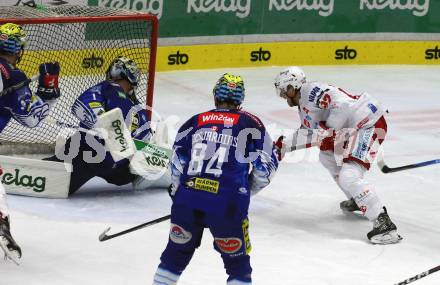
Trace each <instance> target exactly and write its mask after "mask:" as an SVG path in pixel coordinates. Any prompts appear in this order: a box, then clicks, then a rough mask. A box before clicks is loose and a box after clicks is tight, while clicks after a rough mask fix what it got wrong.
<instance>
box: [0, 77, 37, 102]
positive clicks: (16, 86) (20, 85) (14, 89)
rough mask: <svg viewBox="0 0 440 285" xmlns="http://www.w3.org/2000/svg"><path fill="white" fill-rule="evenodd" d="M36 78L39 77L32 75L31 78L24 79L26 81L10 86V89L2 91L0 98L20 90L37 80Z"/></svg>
mask: <svg viewBox="0 0 440 285" xmlns="http://www.w3.org/2000/svg"><path fill="white" fill-rule="evenodd" d="M38 77H39V75H34V76H32V77H31V78H28V79H26V80H23V81H22V82H19V83H17V84H15V85H12V86H10V87H8V88H6V89H3V90H2V91H1V92H0V97H2V96H4V95H6V94H8V93H10V92H12V91H16V90H18V89H20V88H22V87H23V86H26V85H28V84H29V83H31V82H33V81H35V80H37V79H38Z"/></svg>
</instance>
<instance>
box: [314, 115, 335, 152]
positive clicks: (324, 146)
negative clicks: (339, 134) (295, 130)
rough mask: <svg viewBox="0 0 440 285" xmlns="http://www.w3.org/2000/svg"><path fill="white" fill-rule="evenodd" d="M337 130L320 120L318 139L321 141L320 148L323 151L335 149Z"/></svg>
mask: <svg viewBox="0 0 440 285" xmlns="http://www.w3.org/2000/svg"><path fill="white" fill-rule="evenodd" d="M335 137H336V132H335V130H333V129H330V128H328V127H327V126H326V124H325V121H321V122H319V126H318V139H319V141H320V145H319V149H320V150H322V151H328V150H330V151H334V149H335Z"/></svg>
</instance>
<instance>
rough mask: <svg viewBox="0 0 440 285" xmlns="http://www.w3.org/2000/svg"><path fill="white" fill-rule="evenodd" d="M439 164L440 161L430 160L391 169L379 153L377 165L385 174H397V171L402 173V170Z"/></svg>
mask: <svg viewBox="0 0 440 285" xmlns="http://www.w3.org/2000/svg"><path fill="white" fill-rule="evenodd" d="M438 163H440V159H433V160H428V161H423V162H419V163H413V164H407V165H403V166H397V167H389V166H388V165H386V164H385V161H384V159H383V153H382V152H379V155H378V157H377V165H378V166H379V168H380V170H381V171H382V172H383V173H392V172H397V171H402V170H407V169H413V168H418V167H424V166H429V165H433V164H438Z"/></svg>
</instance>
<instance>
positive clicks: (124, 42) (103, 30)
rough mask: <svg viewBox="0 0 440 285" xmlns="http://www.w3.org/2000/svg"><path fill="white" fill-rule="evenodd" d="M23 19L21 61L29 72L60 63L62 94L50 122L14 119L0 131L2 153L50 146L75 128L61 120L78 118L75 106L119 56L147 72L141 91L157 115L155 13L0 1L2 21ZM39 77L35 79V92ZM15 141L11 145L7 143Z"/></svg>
mask: <svg viewBox="0 0 440 285" xmlns="http://www.w3.org/2000/svg"><path fill="white" fill-rule="evenodd" d="M9 22H12V23H16V24H20V25H22V27H23V29H24V31H25V32H26V34H27V45H26V47H25V52H24V55H23V57H22V59H21V62H20V63H19V64H18V67H19V68H20V69H22V70H23V71H24V72H25V73H26V75H27V76H28V77H29V78H30V77H32V76H34V75H36V74H38V66H39V64H41V63H43V62H50V61H58V62H60V65H61V72H60V78H59V87H60V90H61V96H60V98H58V99H57V101H56V103H55V105H54V106H53V107H52V108H51V112H50V115H49V118H50V119H49V120H48V122H44V121H43V122H41V123H40V124H39V125H38V126H37V127H35V128H32V129H30V128H27V127H24V126H22V125H20V124H18V123H17V122H16V121H15V120H13V119H11V120H10V122H9V123H8V125H7V126H6V128H5V129H4V130H3V131H2V132H1V134H0V153H3V154H8V153H12V151H13V152H14V153H22V152H26V153H39V152H47V151H49V152H51V151H53V149H54V145H55V141H56V140H57V137H59V136H61V137H66V136H67V135H68V134H69V133H71V132H72V129H70V130H69V129H66V128H65V127H61V126H57V125H55V124H54V123H49V122H50V121H52V122H54V121H58V122H63V123H65V124H66V125H75V126H77V125H78V124H79V121H78V119H77V118H75V117H74V116H73V115H72V113H71V111H70V108H71V106H72V104H73V102H74V101H75V99H76V98H77V97H78V96H79V95H80V94H81V93H82V92H84V91H85V90H87V89H88V88H90V87H91V86H93V85H95V84H97V83H99V82H101V81H103V80H105V72H106V70H107V68H108V65H109V64H110V63H111V61H112V60H113V59H114V58H115V57H117V56H126V57H129V58H131V59H133V60H134V61H135V62H136V64H137V65H138V67H139V68H140V70H141V72H142V74H141V79H140V81H139V84H138V87H137V89H136V97H137V99H138V101H139V102H141V104H145V107H146V109H147V114H148V117H149V118H150V119H151V116H152V112H151V111H152V104H153V88H154V74H155V63H156V50H157V36H158V20H157V18H156V16H154V15H151V14H147V13H139V12H134V11H129V10H121V9H112V8H106V7H94V6H77V5H62V6H51V7H42V6H40V7H37V8H32V7H26V6H19V7H17V6H13V7H0V24H4V23H9ZM36 86H37V82H32V83H31V84H30V87H31V90H32V91H34V92H35V90H36ZM8 145H9V146H11V145H12V147H8Z"/></svg>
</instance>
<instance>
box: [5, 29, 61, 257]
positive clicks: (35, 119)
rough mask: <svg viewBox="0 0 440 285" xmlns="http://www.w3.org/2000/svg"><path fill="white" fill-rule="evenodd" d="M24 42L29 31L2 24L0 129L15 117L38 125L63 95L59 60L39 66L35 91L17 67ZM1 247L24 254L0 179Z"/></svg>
mask: <svg viewBox="0 0 440 285" xmlns="http://www.w3.org/2000/svg"><path fill="white" fill-rule="evenodd" d="M25 46H26V33H25V32H24V30H23V29H22V27H21V26H19V25H17V24H13V23H6V24H3V25H1V26H0V94H1V95H0V132H2V131H3V130H4V128H5V127H6V125H7V124H8V123H9V122H10V121H11V120H12V119H14V120H15V121H17V122H18V123H20V124H22V125H24V126H26V127H29V128H34V127H36V126H37V125H38V124H39V123H40V122H41V121H42V120H43V119H44V118H45V117H46V116H47V115H48V114H49V109H50V107H49V105H50V103H52V102H53V101H54V100H55V99H56V98H58V97H59V96H60V90H59V88H58V75H59V72H60V66H59V64H58V63H56V62H53V63H43V64H41V65H40V66H39V71H40V76H39V78H38V88H37V92H36V94H32V91H31V90H30V88H29V83H30V80H29V79H28V77H27V76H26V74H25V73H24V72H23V71H21V70H20V69H19V68H18V67H17V64H18V63H19V62H20V60H21V58H22V56H23V53H24V48H25ZM0 171H1V170H0ZM0 247H1V248H2V249H3V250H4V252H5V254H6V256H8V257H9V258H11V259H13V260H16V259H17V258H20V257H21V249H20V247H19V246H18V245H17V243H16V242H15V241H14V239H13V238H12V236H11V233H10V225H9V212H8V208H7V205H6V194H5V190H4V188H3V185H1V183H0Z"/></svg>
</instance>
